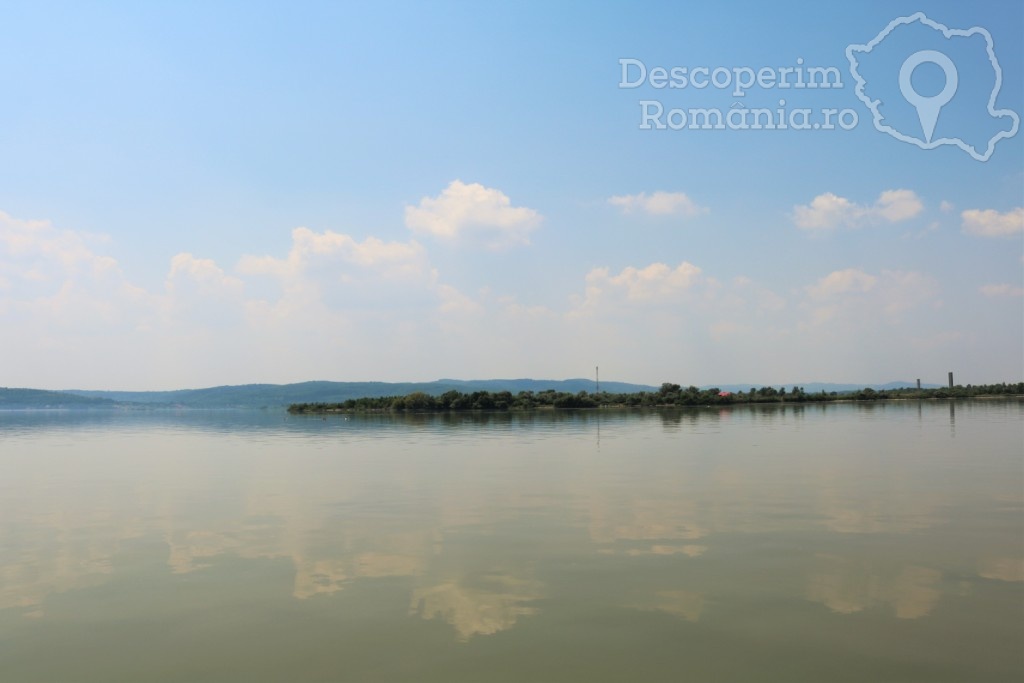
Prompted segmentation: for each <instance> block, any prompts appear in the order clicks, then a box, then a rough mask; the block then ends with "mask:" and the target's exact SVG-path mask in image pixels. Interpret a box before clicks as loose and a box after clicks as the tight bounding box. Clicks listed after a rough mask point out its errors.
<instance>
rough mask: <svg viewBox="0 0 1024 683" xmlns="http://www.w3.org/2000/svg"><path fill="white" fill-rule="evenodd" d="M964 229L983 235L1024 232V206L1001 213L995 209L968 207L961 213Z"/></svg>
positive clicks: (992, 235)
mask: <svg viewBox="0 0 1024 683" xmlns="http://www.w3.org/2000/svg"><path fill="white" fill-rule="evenodd" d="M960 217H961V218H963V230H964V232H966V233H968V234H970V235H978V236H981V237H1008V236H1010V235H1016V234H1017V233H1020V232H1024V207H1019V206H1018V207H1017V208H1016V209H1011V210H1009V211H1007V212H1006V213H999V212H998V211H996V210H994V209H985V210H984V211H983V210H980V209H968V210H967V211H964V212H963V213H961V214H960Z"/></svg>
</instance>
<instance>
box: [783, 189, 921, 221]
mask: <svg viewBox="0 0 1024 683" xmlns="http://www.w3.org/2000/svg"><path fill="white" fill-rule="evenodd" d="M923 209H924V205H923V204H922V203H921V200H920V198H919V197H918V196H917V195H916V194H915V193H914V192H913V191H912V190H886V191H884V192H882V193H881V194H880V195H879V196H878V199H877V200H876V201H875V203H874V204H873V205H871V206H864V205H861V204H857V203H855V202H852V201H850V200H849V199H846V198H845V197H840V196H838V195H836V194H833V193H831V192H826V193H825V194H820V195H818V196H817V197H815V198H814V199H813V200H811V203H810V204H808V205H798V206H794V207H793V223H794V224H795V225H796V227H798V228H801V229H803V230H831V229H834V228H838V227H848V228H855V227H860V226H863V225H867V224H871V223H878V222H887V223H898V222H901V221H905V220H908V219H910V218H913V217H914V216H916V215H917V214H919V213H920V212H921V211H922V210H923Z"/></svg>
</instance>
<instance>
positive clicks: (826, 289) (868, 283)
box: [807, 268, 878, 300]
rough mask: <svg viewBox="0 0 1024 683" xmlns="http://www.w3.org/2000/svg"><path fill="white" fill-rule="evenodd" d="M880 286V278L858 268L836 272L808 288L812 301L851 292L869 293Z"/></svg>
mask: <svg viewBox="0 0 1024 683" xmlns="http://www.w3.org/2000/svg"><path fill="white" fill-rule="evenodd" d="M876 284H878V278H877V277H875V276H874V275H868V274H867V273H865V272H864V271H862V270H857V269H856V268H847V269H845V270H836V271H833V272H831V273H829V274H828V275H826V276H825V277H823V278H821V279H820V280H818V281H817V282H816V283H815V284H813V285H811V286H810V287H808V288H807V293H808V294H809V295H810V296H811V298H812V299H819V300H820V299H828V298H831V297H834V296H837V295H840V294H848V293H850V292H861V293H862V292H868V291H871V289H872V288H874V286H875V285H876Z"/></svg>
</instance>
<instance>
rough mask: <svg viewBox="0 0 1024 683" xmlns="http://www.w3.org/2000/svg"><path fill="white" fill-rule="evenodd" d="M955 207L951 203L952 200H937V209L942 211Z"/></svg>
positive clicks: (948, 210)
mask: <svg viewBox="0 0 1024 683" xmlns="http://www.w3.org/2000/svg"><path fill="white" fill-rule="evenodd" d="M955 208H956V206H955V205H954V204H953V202H950V201H947V200H945V199H943V200H942V201H941V202H939V211H941V212H942V213H949V212H950V211H952V210H953V209H955Z"/></svg>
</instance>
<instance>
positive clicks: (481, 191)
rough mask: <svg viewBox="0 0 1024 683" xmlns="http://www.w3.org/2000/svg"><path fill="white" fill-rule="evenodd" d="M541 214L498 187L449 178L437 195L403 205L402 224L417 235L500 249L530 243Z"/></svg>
mask: <svg viewBox="0 0 1024 683" xmlns="http://www.w3.org/2000/svg"><path fill="white" fill-rule="evenodd" d="M540 222H541V215H540V214H539V213H537V212H536V211H534V210H533V209H529V208H526V207H523V206H512V200H511V199H509V198H508V196H506V195H505V193H504V192H502V191H501V190H497V189H495V188H490V187H484V186H483V185H480V184H479V183H471V184H467V183H463V182H462V181H460V180H454V181H452V182H451V183H450V184H449V185H448V187H446V188H445V189H444V190H443V191H442V192H441V194H439V195H438V196H437V197H424V198H423V199H421V200H420V203H419V205H418V206H406V207H405V225H406V227H408V228H409V229H410V230H412V231H413V232H416V233H420V234H426V235H430V236H432V237H435V238H437V239H441V240H445V241H449V242H464V243H470V244H478V245H481V246H485V247H487V248H491V249H502V248H506V247H511V246H517V245H526V244H529V243H530V239H529V236H530V233H531V232H532V231H533V230H535V229H536V228H537V227H538V226H539V225H540Z"/></svg>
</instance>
